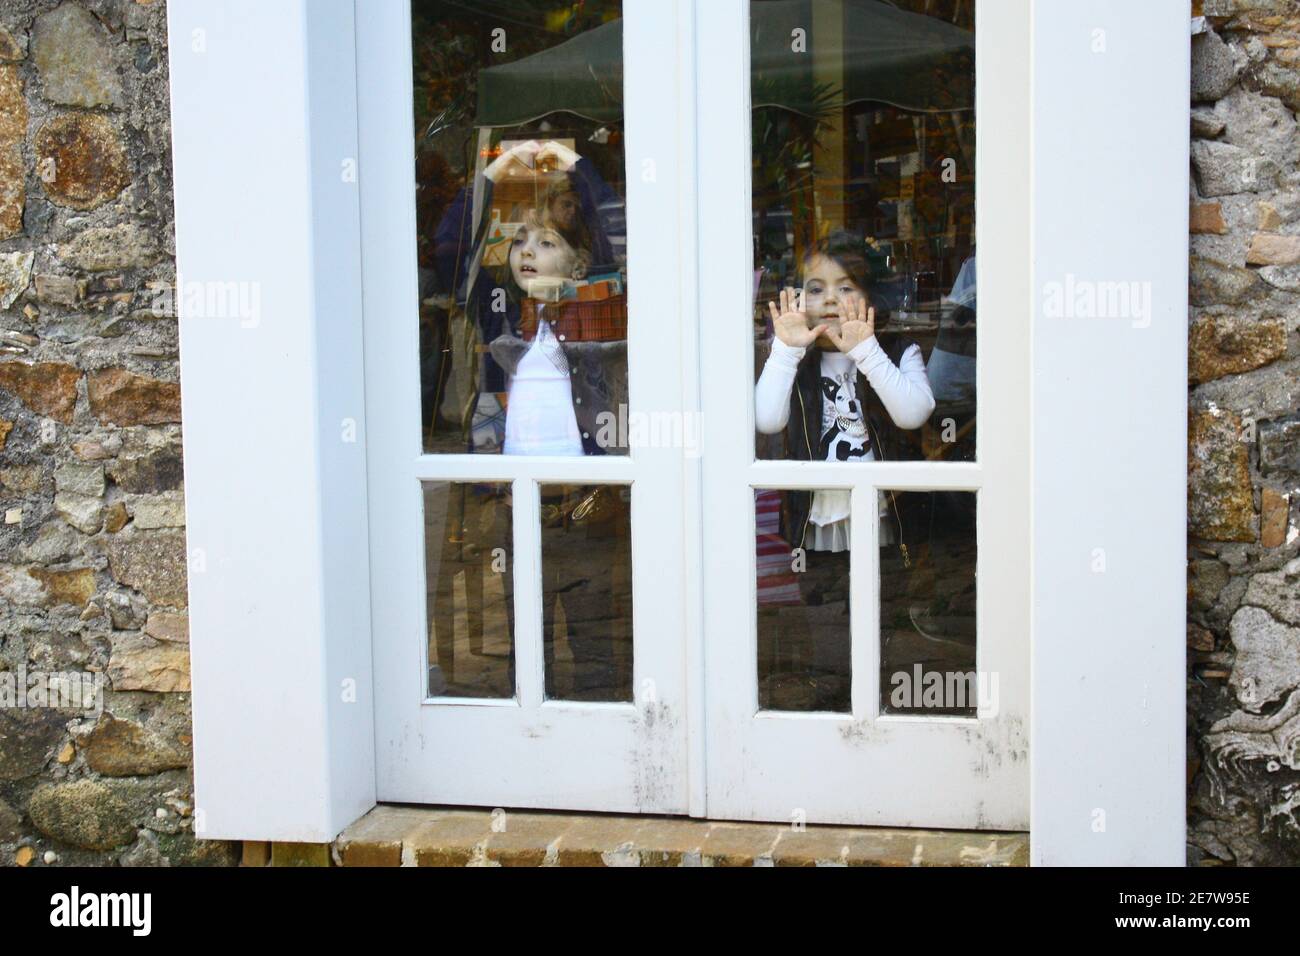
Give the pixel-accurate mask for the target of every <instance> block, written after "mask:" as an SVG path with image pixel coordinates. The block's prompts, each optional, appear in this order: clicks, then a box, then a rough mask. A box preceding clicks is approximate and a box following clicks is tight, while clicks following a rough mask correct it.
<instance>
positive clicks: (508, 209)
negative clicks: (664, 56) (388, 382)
mask: <svg viewBox="0 0 1300 956" xmlns="http://www.w3.org/2000/svg"><path fill="white" fill-rule="evenodd" d="M621 10H622V4H621V3H619V2H617V0H585V2H583V3H578V4H574V3H572V2H568V0H563V2H562V0H536V2H528V3H509V4H507V3H472V4H471V3H465V2H463V0H412V3H411V15H412V40H413V46H414V89H415V104H414V107H415V131H416V142H415V168H416V218H417V222H416V227H417V235H416V241H417V247H418V256H419V282H420V289H419V299H420V315H419V323H420V345H419V350H420V355H419V361H420V381H421V429H422V436H421V438H422V447H423V449H424V450H425V451H426V452H428V453H438V452H442V453H460V454H463V453H467V452H477V453H502V452H504V453H506V454H520V455H537V454H543V455H584V454H585V455H596V454H626V453H627V449H626V446H625V445H621V444H619V441H620V439H621V438H622V437H623V436H622V435H620V432H619V430H618V429H617V428H604V429H602V428H601V424H602V422H608V421H617V420H618V413H619V407H620V405H625V404H626V402H627V349H626V341H627V269H626V265H627V241H626V235H627V230H626V224H625V214H624V200H625V198H626V182H625V180H626V172H625V164H624V156H623V105H622V101H623V27H622V20H621V18H620V17H621Z"/></svg>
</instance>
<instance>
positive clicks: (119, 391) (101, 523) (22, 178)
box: [0, 0, 236, 866]
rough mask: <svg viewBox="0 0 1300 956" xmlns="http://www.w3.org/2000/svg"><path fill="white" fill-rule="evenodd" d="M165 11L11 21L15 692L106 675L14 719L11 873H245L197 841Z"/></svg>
mask: <svg viewBox="0 0 1300 956" xmlns="http://www.w3.org/2000/svg"><path fill="white" fill-rule="evenodd" d="M165 12H166V11H165V7H164V4H163V2H162V0H157V2H152V0H86V2H77V0H66V2H63V3H61V4H60V3H58V2H56V0H6V2H5V3H4V4H3V7H0V511H3V514H4V523H3V524H2V525H0V678H3V677H5V676H6V675H5V674H4V673H3V672H8V675H9V677H10V678H11V680H10V681H9V682H8V685H7V686H8V687H9V688H10V693H11V695H12V693H13V688H15V687H17V686H18V685H19V684H20V683H21V682H22V678H24V677H25V678H26V681H27V682H28V683H29V684H30V683H31V682H32V679H33V677H36V676H39V675H42V674H62V675H91V676H92V679H93V675H102V676H103V677H104V678H105V679H106V687H105V689H104V691H103V693H102V695H101V697H100V705H99V706H98V707H95V706H84V705H85V704H86V701H84V700H83V701H82V704H83V706H82V707H81V708H80V709H73V708H62V709H51V708H49V707H46V708H41V709H22V708H17V707H14V706H12V703H11V705H9V706H3V707H0V862H3V863H13V862H16V863H18V864H19V865H22V866H28V865H46V864H49V863H54V864H75V863H91V864H105V865H111V864H114V863H121V864H160V863H165V862H170V863H173V864H188V863H208V862H212V863H231V862H233V861H234V860H235V859H236V853H235V847H233V846H232V845H230V844H226V843H220V842H213V841H196V840H195V839H194V838H193V825H192V824H193V818H192V806H193V797H192V776H191V771H190V760H191V757H190V695H189V693H188V691H189V647H188V644H187V623H186V613H185V605H186V595H185V571H186V568H185V565H186V552H185V532H184V529H183V524H184V503H183V494H184V491H183V476H182V470H181V444H180V389H179V385H178V381H177V351H176V339H177V334H176V321H175V318H174V316H173V315H171V314H169V312H170V302H171V299H170V297H169V296H167V295H165V294H163V293H164V292H165V290H166V289H167V288H169V285H170V283H171V282H173V280H174V275H175V268H174V262H173V246H174V243H173V224H172V197H171V178H172V177H171V141H170V129H169V122H168V95H167V57H166V18H165ZM65 680H66V677H65ZM5 686H6V685H4V684H0V695H3V694H4V692H5ZM35 686H41V684H40V683H38V684H37V685H35ZM91 686H93V685H91ZM28 702H29V703H39V701H31V700H29V701H28ZM0 703H3V701H0Z"/></svg>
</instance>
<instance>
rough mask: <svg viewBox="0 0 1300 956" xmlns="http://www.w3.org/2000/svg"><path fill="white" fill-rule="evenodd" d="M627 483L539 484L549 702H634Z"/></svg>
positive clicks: (630, 517) (628, 496) (630, 535)
mask: <svg viewBox="0 0 1300 956" xmlns="http://www.w3.org/2000/svg"><path fill="white" fill-rule="evenodd" d="M631 491H632V489H631V488H630V487H627V486H625V485H623V486H620V485H542V486H541V523H542V645H543V652H544V654H545V658H546V696H547V698H549V699H552V700H587V701H631V700H632V510H631Z"/></svg>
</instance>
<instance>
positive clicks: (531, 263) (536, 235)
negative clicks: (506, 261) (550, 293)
mask: <svg viewBox="0 0 1300 956" xmlns="http://www.w3.org/2000/svg"><path fill="white" fill-rule="evenodd" d="M577 266H578V253H577V252H576V251H575V250H574V248H573V246H571V245H569V243H568V242H567V241H565V239H564V237H563V236H561V235H560V234H559V233H558V232H556V231H555V230H554V229H547V228H546V227H545V226H543V225H540V224H539V223H537V222H527V223H525V224H524V225H522V226H520V227H519V231H518V232H516V233H515V236H514V240H513V241H512V242H511V243H510V272H511V273H512V274H513V275H514V277H515V282H516V283H518V285H519V288H521V289H523V290H524V291H525V292H526V291H528V280H530V279H542V278H555V279H573V278H576V270H577Z"/></svg>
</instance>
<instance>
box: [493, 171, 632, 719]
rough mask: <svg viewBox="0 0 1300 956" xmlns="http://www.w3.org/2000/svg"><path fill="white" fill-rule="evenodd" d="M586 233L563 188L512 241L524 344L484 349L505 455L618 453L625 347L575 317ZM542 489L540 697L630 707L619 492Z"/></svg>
mask: <svg viewBox="0 0 1300 956" xmlns="http://www.w3.org/2000/svg"><path fill="white" fill-rule="evenodd" d="M593 231H594V230H593V227H592V225H591V224H590V223H589V222H588V221H587V220H586V218H585V217H584V216H583V215H582V204H581V197H580V195H579V193H578V190H577V189H576V188H575V186H574V183H573V181H572V179H570V178H569V177H567V176H566V177H564V178H562V179H560V180H559V181H557V182H556V183H554V184H553V185H552V186H551V187H550V188H549V189H548V190H547V192H546V193H545V195H544V196H543V200H542V202H541V204H540V206H539V207H538V208H537V209H533V210H530V211H528V212H527V213H526V214H525V215H524V219H523V222H522V223H521V224H520V226H519V227H518V229H517V230H516V231H515V233H514V236H513V237H512V238H511V245H510V251H509V255H508V265H509V285H508V286H507V291H508V295H509V298H510V301H511V302H512V303H515V304H517V305H518V307H519V308H520V310H521V311H520V322H519V330H520V332H522V333H523V334H520V335H516V334H514V333H513V332H507V333H504V334H502V335H501V336H499V337H497V338H496V339H495V340H494V341H493V342H492V343H491V346H490V348H491V353H492V356H493V358H494V359H495V360H496V361H497V362H498V363H499V364H500V366H501V367H502V368H503V369H504V370H505V371H506V374H507V376H508V379H509V389H508V392H507V399H506V417H505V441H504V447H503V451H504V453H505V454H507V455H549V456H576V455H584V454H608V453H611V452H618V451H625V450H626V437H625V436H622V435H620V434H619V428H618V427H617V424H616V423H617V421H618V420H619V410H620V406H622V407H625V406H626V402H627V364H626V363H627V344H626V339H620V340H615V341H608V340H605V339H604V337H603V335H602V336H601V337H600V338H597V339H595V340H591V341H589V340H587V336H586V333H587V331H588V330H589V324H588V323H587V322H586V321H585V320H584V319H583V318H578V319H575V318H574V317H573V314H572V307H571V303H576V302H577V299H576V296H577V283H580V282H582V281H583V280H584V279H585V278H586V277H587V275H588V270H589V268H590V265H591V263H592V261H593V257H594V254H593V238H592V237H593ZM624 321H625V320H624ZM624 334H625V332H624ZM623 417H625V416H623ZM611 421H612V422H614V423H615V424H614V425H613V427H611V424H610V423H611ZM550 487H552V488H554V489H555V490H554V491H553V492H551V493H543V495H542V499H541V519H542V524H543V539H544V541H545V542H547V543H546V545H545V547H544V552H543V561H542V585H543V639H544V645H545V652H546V654H545V656H546V689H547V695H548V696H549V697H558V696H561V694H562V693H563V695H564V696H566V697H569V698H572V699H589V700H625V699H630V696H631V687H630V657H629V655H628V653H627V651H628V648H629V647H630V631H629V630H628V624H629V622H630V580H628V578H627V575H626V574H625V573H623V572H624V571H625V569H626V567H627V566H628V564H629V559H628V555H627V548H628V530H629V528H628V514H629V510H628V502H627V500H626V495H625V491H626V489H620V488H616V487H610V486H596V487H591V486H587V487H576V488H567V489H560V487H559V486H550ZM557 601H558V604H559V607H560V608H562V609H563V612H564V622H565V629H566V631H567V640H568V646H569V650H570V652H571V654H572V656H573V670H572V674H573V677H572V681H571V682H570V687H569V689H568V690H567V692H562V691H561V689H560V687H559V685H558V682H557V681H556V668H555V659H556V658H555V645H556V637H557V627H556V624H557V620H556V608H557ZM625 658H627V659H626V660H625Z"/></svg>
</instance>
